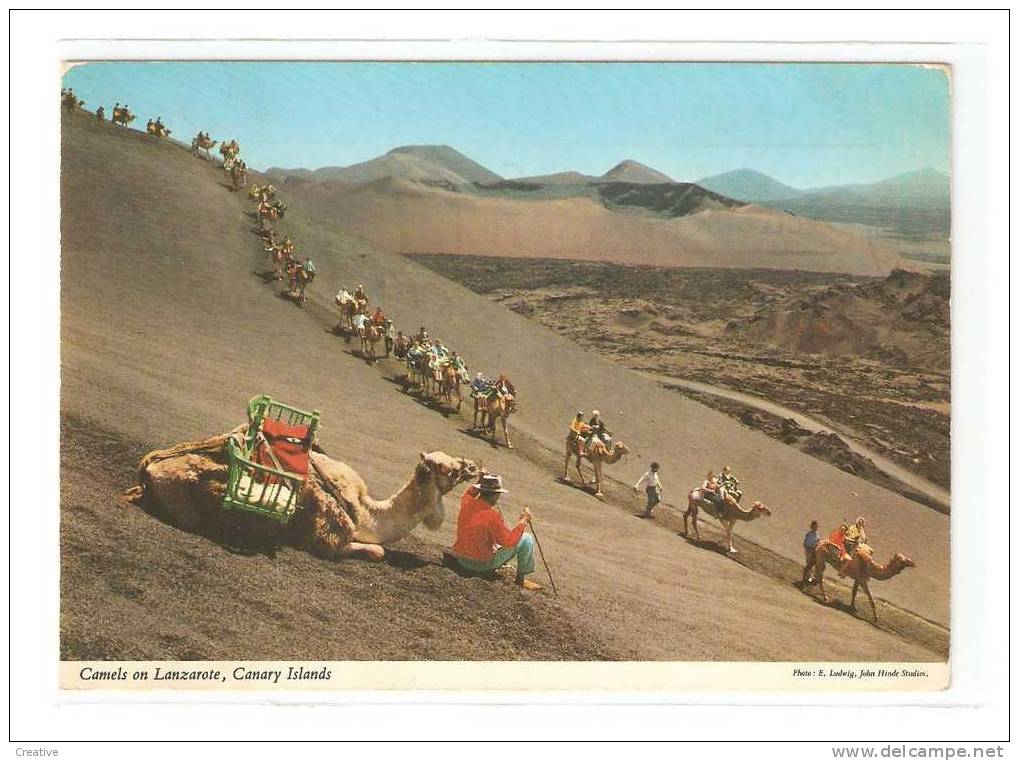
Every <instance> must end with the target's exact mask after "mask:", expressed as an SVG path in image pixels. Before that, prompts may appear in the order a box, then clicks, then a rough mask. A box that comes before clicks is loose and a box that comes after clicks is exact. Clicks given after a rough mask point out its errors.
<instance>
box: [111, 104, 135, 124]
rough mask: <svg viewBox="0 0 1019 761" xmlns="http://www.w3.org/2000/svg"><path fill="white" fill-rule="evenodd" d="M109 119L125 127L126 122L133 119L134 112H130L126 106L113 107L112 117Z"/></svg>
mask: <svg viewBox="0 0 1019 761" xmlns="http://www.w3.org/2000/svg"><path fill="white" fill-rule="evenodd" d="M111 121H112V122H113V123H114V124H120V125H122V126H124V127H126V126H127V125H128V124H130V123H131V122H133V121H134V114H132V113H131V112H130V111H128V110H127V109H126V108H115V109H113V119H111Z"/></svg>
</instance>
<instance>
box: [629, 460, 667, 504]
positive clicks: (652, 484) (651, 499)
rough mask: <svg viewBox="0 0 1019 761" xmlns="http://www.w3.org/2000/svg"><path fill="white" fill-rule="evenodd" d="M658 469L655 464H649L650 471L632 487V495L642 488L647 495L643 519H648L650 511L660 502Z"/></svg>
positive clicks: (660, 489)
mask: <svg viewBox="0 0 1019 761" xmlns="http://www.w3.org/2000/svg"><path fill="white" fill-rule="evenodd" d="M658 469H659V465H658V463H657V462H653V463H651V467H650V469H648V471H647V472H646V473H645V474H644V475H642V476H641V477H640V480H638V481H637V483H635V484H634V485H633V492H634V494H636V493H637V492H639V491H640V490H641V489H642V488H643V489H644V492H645V493H646V494H647V505H645V507H644V517H645V518H650V517H651V510H652V509H654V506H655V505H657V504H658V503H659V502H661V501H662V482H661V481H660V480H659V478H658Z"/></svg>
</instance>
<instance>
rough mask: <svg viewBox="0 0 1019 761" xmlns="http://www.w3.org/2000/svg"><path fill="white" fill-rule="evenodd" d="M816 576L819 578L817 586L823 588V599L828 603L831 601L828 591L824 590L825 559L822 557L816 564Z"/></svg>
mask: <svg viewBox="0 0 1019 761" xmlns="http://www.w3.org/2000/svg"><path fill="white" fill-rule="evenodd" d="M814 578H815V579H817V588H818V589H820V590H821V600H822V601H823V602H826V603H828V602H831V598H830V597H828V593H827V592H825V591H824V560H823V559H821V558H818V559H817V564H816V565H815V566H814Z"/></svg>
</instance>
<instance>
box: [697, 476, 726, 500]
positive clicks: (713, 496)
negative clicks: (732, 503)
mask: <svg viewBox="0 0 1019 761" xmlns="http://www.w3.org/2000/svg"><path fill="white" fill-rule="evenodd" d="M700 491H701V497H702V498H703V499H706V500H707V501H708V502H710V503H712V504H713V505H715V507H720V506H721V505H722V503H723V502H724V499H723V497H722V493H721V492H722V485H721V484H719V483H718V479H717V478H715V471H713V470H709V471H708V474H707V475H706V476H705V477H704V482H703V483H702V484H701V487H700Z"/></svg>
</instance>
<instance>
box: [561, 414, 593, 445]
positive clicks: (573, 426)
mask: <svg viewBox="0 0 1019 761" xmlns="http://www.w3.org/2000/svg"><path fill="white" fill-rule="evenodd" d="M590 434H591V426H589V425H588V424H587V423H585V422H584V412H583V410H577V414H576V416H575V417H574V418H573V422H571V423H570V432H569V434H568V435H567V438H568V439H569V440H570V441H575V442H576V443H577V454H578V455H580V456H581V457H583V456H584V454H585V444H586V443H587V437H588V436H589V435H590Z"/></svg>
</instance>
